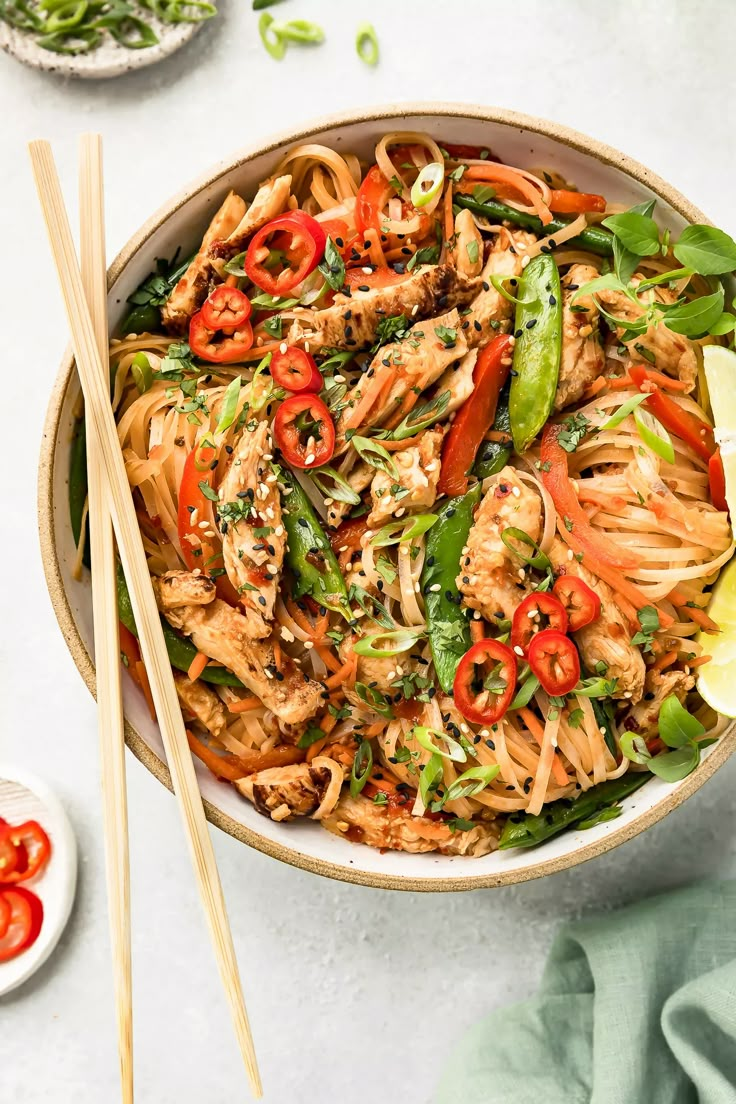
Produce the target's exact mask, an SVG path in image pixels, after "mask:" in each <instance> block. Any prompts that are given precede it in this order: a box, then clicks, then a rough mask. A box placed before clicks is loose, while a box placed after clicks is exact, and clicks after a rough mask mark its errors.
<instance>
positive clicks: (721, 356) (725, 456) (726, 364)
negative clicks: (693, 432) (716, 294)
mask: <svg viewBox="0 0 736 1104" xmlns="http://www.w3.org/2000/svg"><path fill="white" fill-rule="evenodd" d="M703 367H704V368H705V379H706V382H707V384H708V393H709V396H710V405H711V409H712V411H713V422H714V432H715V438H716V441H717V442H718V444H719V445H720V448H721V460H722V461H723V474H724V475H725V477H726V501H727V503H728V508H729V511H730V514H731V517H732V518H736V353H734V352H733V351H732V350H731V349H724V348H723V346H722V345H706V347H705V348H704V349H703Z"/></svg>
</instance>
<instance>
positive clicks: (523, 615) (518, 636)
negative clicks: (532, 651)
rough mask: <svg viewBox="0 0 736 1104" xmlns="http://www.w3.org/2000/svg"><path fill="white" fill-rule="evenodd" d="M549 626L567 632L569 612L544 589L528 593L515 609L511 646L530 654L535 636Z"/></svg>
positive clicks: (557, 599)
mask: <svg viewBox="0 0 736 1104" xmlns="http://www.w3.org/2000/svg"><path fill="white" fill-rule="evenodd" d="M548 628H549V629H555V630H556V631H557V632H560V633H563V634H564V633H566V632H567V614H566V612H565V608H564V606H563V605H562V602H561V601H560V600H559V598H556V597H555V596H554V595H553V594H549V593H547V592H545V591H543V590H540V591H537V592H536V593H535V594H527V596H526V598H524V599H523V600H522V601H521V602H520V603H519V605H518V606H517V607H516V609H515V610H514V617H513V620H512V622H511V647H512V648H513V649H514V651H516V649H517V648H519V649H521V652H522V653H523V654H524V655H528V653H529V645H530V644H531V642H532V640H533V639H534V637H535V636H536V635H537V634H538V633H539V632H542V631H544V630H545V629H548ZM516 654H517V655H518V654H519V653H518V652H516Z"/></svg>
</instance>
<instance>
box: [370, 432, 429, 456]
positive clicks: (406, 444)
mask: <svg viewBox="0 0 736 1104" xmlns="http://www.w3.org/2000/svg"><path fill="white" fill-rule="evenodd" d="M423 436H424V430H422V431H421V433H417V434H416V435H415V436H414V437H405V438H404V439H403V441H381V447H382V448H385V449H386V450H387V452H395V451H396V450H397V449H405V448H412V446H414V445H418V444H419V442H420V441H421V439H422V437H423Z"/></svg>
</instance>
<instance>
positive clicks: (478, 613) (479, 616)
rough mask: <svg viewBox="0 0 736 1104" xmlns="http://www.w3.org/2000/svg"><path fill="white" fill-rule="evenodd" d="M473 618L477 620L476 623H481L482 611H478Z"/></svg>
mask: <svg viewBox="0 0 736 1104" xmlns="http://www.w3.org/2000/svg"><path fill="white" fill-rule="evenodd" d="M473 618H474V619H475V620H476V621H480V619H481V612H480V610H476V611H475V613H474V614H473Z"/></svg>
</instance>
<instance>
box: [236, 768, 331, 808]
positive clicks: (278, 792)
mask: <svg viewBox="0 0 736 1104" xmlns="http://www.w3.org/2000/svg"><path fill="white" fill-rule="evenodd" d="M330 777H331V775H330V772H329V770H327V768H326V767H314V766H312V765H311V764H310V763H295V764H294V765H293V766H289V767H270V768H269V769H268V770H262V771H258V773H257V774H251V775H248V776H247V777H246V778H241V779H239V781H237V782H236V783H235V785H236V787H237V788H238V789H239V790H240V792H241V793H242V795H243V797H247V798H248V800H249V801H252V802H253V804H254V805H255V807H256V810H257V811H258V812H259V813H261V815H262V816H267V817H270V818H271V820H279V821H280V820H293V819H294V817H298V816H309V815H310V814H311V813H313V812H314V811H315V809H317V808H318V807H319V804H320V802H321V801H322V798H323V797H324V793H325V790H326V789H327V786H328V785H329V782H330Z"/></svg>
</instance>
